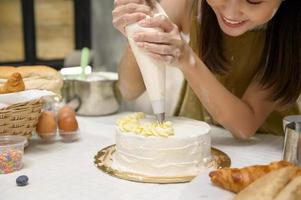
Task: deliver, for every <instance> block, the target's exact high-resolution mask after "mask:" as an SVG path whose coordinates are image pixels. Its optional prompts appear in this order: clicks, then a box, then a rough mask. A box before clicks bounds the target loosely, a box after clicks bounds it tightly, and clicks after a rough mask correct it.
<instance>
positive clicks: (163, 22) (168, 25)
mask: <svg viewBox="0 0 301 200" xmlns="http://www.w3.org/2000/svg"><path fill="white" fill-rule="evenodd" d="M139 24H140V25H141V26H143V27H148V28H154V27H157V28H160V29H162V30H163V31H164V32H171V31H173V30H174V29H178V27H177V26H176V25H174V24H173V23H172V22H171V21H170V19H169V18H168V17H166V16H165V15H163V14H160V15H157V16H154V17H152V18H147V19H144V20H142V21H140V22H139Z"/></svg>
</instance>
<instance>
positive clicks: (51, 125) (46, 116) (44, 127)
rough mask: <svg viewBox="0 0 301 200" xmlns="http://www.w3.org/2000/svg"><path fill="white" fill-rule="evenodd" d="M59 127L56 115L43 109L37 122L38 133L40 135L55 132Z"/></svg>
mask: <svg viewBox="0 0 301 200" xmlns="http://www.w3.org/2000/svg"><path fill="white" fill-rule="evenodd" d="M56 129H57V122H56V119H55V115H54V113H53V112H51V111H43V112H42V114H41V116H40V118H39V122H38V124H37V129H36V130H37V133H38V134H39V135H43V134H49V133H53V132H54V131H56Z"/></svg>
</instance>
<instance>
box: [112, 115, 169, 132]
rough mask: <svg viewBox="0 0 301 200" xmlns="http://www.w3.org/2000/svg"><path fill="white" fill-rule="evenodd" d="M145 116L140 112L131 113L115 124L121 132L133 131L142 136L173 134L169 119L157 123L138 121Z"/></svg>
mask: <svg viewBox="0 0 301 200" xmlns="http://www.w3.org/2000/svg"><path fill="white" fill-rule="evenodd" d="M144 118H145V114H144V113H142V112H137V113H133V114H131V115H128V116H125V117H123V118H121V119H119V120H118V121H117V125H118V127H119V129H120V130H121V131H122V132H133V133H136V134H137V135H143V136H160V137H168V136H171V135H174V130H173V126H172V123H171V122H169V121H166V122H163V123H159V122H152V123H149V122H148V123H144V124H141V123H140V121H141V120H142V119H144Z"/></svg>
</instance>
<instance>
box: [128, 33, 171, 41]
mask: <svg viewBox="0 0 301 200" xmlns="http://www.w3.org/2000/svg"><path fill="white" fill-rule="evenodd" d="M133 39H134V40H135V42H149V43H164V44H170V43H172V38H171V37H170V35H169V34H167V33H164V32H161V31H156V32H137V33H135V34H134V35H133Z"/></svg>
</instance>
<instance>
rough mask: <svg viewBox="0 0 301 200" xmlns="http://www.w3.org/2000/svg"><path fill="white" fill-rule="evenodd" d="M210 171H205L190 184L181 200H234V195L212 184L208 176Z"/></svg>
mask: <svg viewBox="0 0 301 200" xmlns="http://www.w3.org/2000/svg"><path fill="white" fill-rule="evenodd" d="M210 171H211V170H207V171H205V172H204V173H202V174H200V175H199V176H197V177H196V178H195V179H193V180H192V181H191V182H190V183H188V185H187V187H186V188H185V189H184V190H183V193H182V195H181V196H180V198H179V200H187V199H189V200H217V199H219V200H233V198H234V196H235V194H234V193H232V192H229V191H227V190H223V189H221V188H219V187H217V186H215V185H213V184H212V183H211V181H210V177H209V176H208V174H209V172H210Z"/></svg>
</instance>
